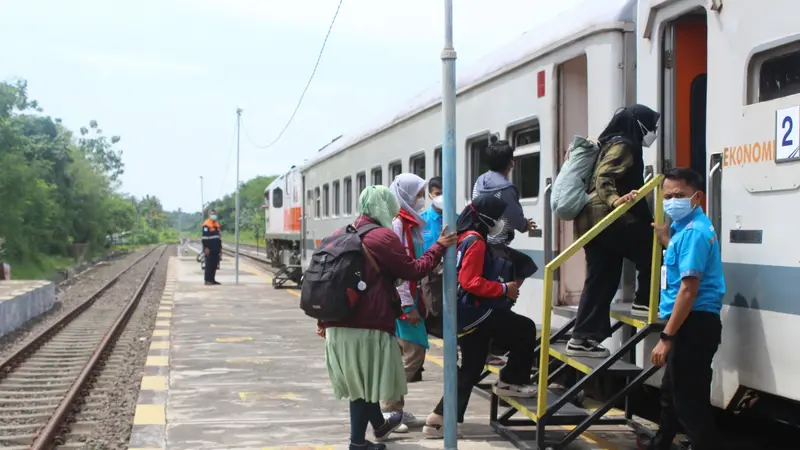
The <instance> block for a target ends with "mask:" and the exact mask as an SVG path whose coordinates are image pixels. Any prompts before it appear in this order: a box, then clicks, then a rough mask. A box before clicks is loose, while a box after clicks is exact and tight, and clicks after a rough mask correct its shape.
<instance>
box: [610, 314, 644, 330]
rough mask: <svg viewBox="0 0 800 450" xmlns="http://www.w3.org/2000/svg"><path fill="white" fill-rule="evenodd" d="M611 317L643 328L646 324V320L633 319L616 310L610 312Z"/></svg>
mask: <svg viewBox="0 0 800 450" xmlns="http://www.w3.org/2000/svg"><path fill="white" fill-rule="evenodd" d="M611 318H612V319H615V320H619V321H620V322H622V323H624V324H626V325H630V326H632V327H636V328H644V327H646V326H647V322H646V321H644V320H640V319H634V318H633V317H629V316H626V315H623V314H620V313H618V312H616V311H612V312H611Z"/></svg>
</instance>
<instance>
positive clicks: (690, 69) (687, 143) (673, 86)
mask: <svg viewBox="0 0 800 450" xmlns="http://www.w3.org/2000/svg"><path fill="white" fill-rule="evenodd" d="M707 34H708V27H707V17H706V11H705V9H698V10H695V11H691V12H689V13H687V14H685V15H683V16H681V17H679V18H677V19H676V20H674V21H672V22H671V23H670V24H669V26H667V27H666V28H665V31H664V37H663V44H662V45H663V48H664V53H663V55H664V58H663V62H662V64H663V70H664V72H663V73H664V76H663V78H662V80H663V86H662V95H663V97H662V105H664V111H663V116H662V121H661V124H662V130H663V133H662V136H663V139H664V141H663V142H664V146H663V153H662V155H661V158H662V167H663V168H664V169H666V168H670V167H691V168H692V169H694V170H696V171H697V172H698V173H699V174H700V175H702V177H703V181H704V183H705V179H706V177H707V175H708V167H707V158H706V104H707V95H706V92H707V81H706V80H707V67H708V38H707ZM704 203H705V202H703V203H702V204H704Z"/></svg>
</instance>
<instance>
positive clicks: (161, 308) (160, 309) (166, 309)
mask: <svg viewBox="0 0 800 450" xmlns="http://www.w3.org/2000/svg"><path fill="white" fill-rule="evenodd" d="M158 310H159V311H172V306H165V305H161V306H159V307H158Z"/></svg>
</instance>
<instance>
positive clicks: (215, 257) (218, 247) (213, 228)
mask: <svg viewBox="0 0 800 450" xmlns="http://www.w3.org/2000/svg"><path fill="white" fill-rule="evenodd" d="M219 230H220V227H219V222H217V212H216V211H215V210H213V209H212V210H210V211H209V212H208V219H207V220H206V221H205V222H203V253H204V254H205V256H206V273H205V281H206V286H212V285H215V284H221V283H219V282H218V281H217V280H216V275H217V267H218V266H219V255H220V253H221V252H222V238H221V237H220V235H219Z"/></svg>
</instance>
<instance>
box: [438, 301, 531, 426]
mask: <svg viewBox="0 0 800 450" xmlns="http://www.w3.org/2000/svg"><path fill="white" fill-rule="evenodd" d="M490 342H496V343H497V344H499V345H501V346H503V347H505V348H508V349H509V355H508V363H507V364H506V366H505V367H503V369H502V370H500V380H501V381H502V382H504V383H509V384H517V385H521V384H529V383H530V382H531V368H532V367H533V364H534V362H535V360H536V324H534V323H533V321H532V320H531V319H529V318H527V317H525V316H521V315H519V314H517V313H515V312H513V311H511V310H495V311H494V312H492V314H491V315H490V316H489V317H488V318H487V319H486V320H485V321H483V323H481V324H480V325H479V326H478V327H477V329H476V330H475V331H473V332H472V333H470V334H468V335H466V336H463V337H461V338H460V339H459V340H458V344H459V345H460V346H461V367H459V368H458V422H459V423H463V422H464V413H465V412H466V411H467V404H468V403H469V397H470V395H471V394H472V388H473V387H475V385H476V384H478V379H479V378H480V376H481V373H482V372H483V368H484V366H485V365H486V356H487V355H488V354H489V343H490ZM433 412H434V413H435V414H439V415H444V398H442V399H441V400H440V401H439V404H438V405H436V408H434V410H433Z"/></svg>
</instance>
